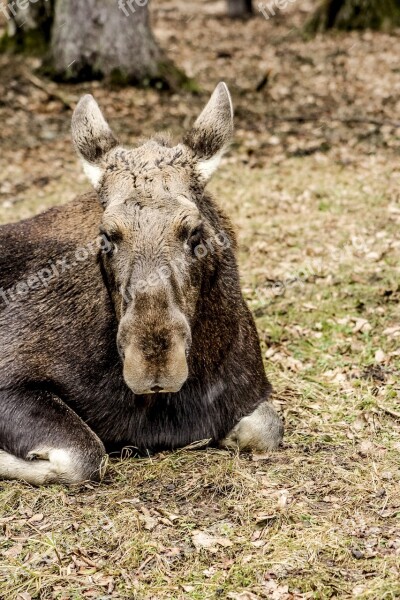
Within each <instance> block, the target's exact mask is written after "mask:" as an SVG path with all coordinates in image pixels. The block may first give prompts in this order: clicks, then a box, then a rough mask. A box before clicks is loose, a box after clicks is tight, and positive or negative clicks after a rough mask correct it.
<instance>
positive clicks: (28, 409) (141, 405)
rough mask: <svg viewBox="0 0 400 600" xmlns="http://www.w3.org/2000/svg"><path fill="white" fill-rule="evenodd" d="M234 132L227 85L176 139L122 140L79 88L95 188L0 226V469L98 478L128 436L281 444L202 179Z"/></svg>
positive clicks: (218, 217) (224, 239)
mask: <svg viewBox="0 0 400 600" xmlns="http://www.w3.org/2000/svg"><path fill="white" fill-rule="evenodd" d="M232 131H233V116H232V105H231V99H230V96H229V92H228V89H227V87H226V85H225V84H223V83H220V84H219V85H218V86H217V88H216V89H215V91H214V93H213V95H212V96H211V99H210V101H209V102H208V104H207V106H206V107H205V109H204V110H203V112H202V113H201V115H200V116H199V118H198V119H197V121H196V123H195V124H194V127H193V129H192V130H191V131H190V132H189V133H188V134H187V135H186V136H185V138H184V140H183V142H182V143H180V144H178V145H177V146H173V145H171V144H170V143H169V142H168V141H167V140H165V139H162V138H159V137H156V138H154V139H152V140H150V141H147V142H145V143H144V144H142V145H141V146H139V147H137V148H133V149H127V148H124V147H122V146H121V145H119V143H118V141H117V140H116V138H115V137H114V135H113V133H112V131H111V129H110V128H109V126H108V124H107V123H106V121H105V120H104V117H103V115H102V113H101V112H100V109H99V107H98V106H97V104H96V102H95V101H94V99H93V98H92V97H91V96H84V97H83V98H82V99H81V101H80V102H79V104H78V106H77V108H76V110H75V112H74V115H73V120H72V136H73V141H74V145H75V147H76V150H77V152H78V154H79V156H80V158H81V161H82V164H83V168H84V170H85V172H86V174H87V175H88V177H89V179H90V181H91V183H92V185H93V187H94V192H92V193H89V194H86V195H84V196H81V197H79V198H78V199H76V200H75V201H73V202H72V203H70V204H67V205H65V206H58V207H55V208H53V209H51V210H49V211H47V212H45V213H43V214H41V215H38V216H36V217H34V218H33V219H29V220H26V221H23V222H20V223H16V224H11V225H6V226H3V227H1V228H0V337H1V341H2V353H1V355H0V477H2V478H21V479H24V480H26V481H28V482H30V483H33V484H43V483H50V482H65V483H74V482H80V481H83V480H87V479H94V480H95V479H98V478H99V477H100V476H101V471H102V465H103V458H104V456H105V452H106V451H110V450H114V449H117V448H122V447H123V446H126V445H129V446H134V447H136V448H137V449H138V451H139V452H145V451H157V450H160V449H172V448H177V447H181V446H184V445H187V444H190V443H192V442H194V441H197V440H205V439H207V440H208V439H209V440H211V443H213V444H219V445H223V446H228V447H237V448H239V449H244V448H246V449H253V450H258V451H265V450H270V449H274V448H276V447H277V446H278V445H279V443H280V441H281V438H282V424H281V421H280V419H279V417H278V415H277V414H276V412H275V411H274V409H273V407H272V405H271V404H270V403H269V402H268V398H269V394H270V385H269V383H268V381H267V379H266V377H265V373H264V368H263V364H262V359H261V353H260V348H259V341H258V337H257V332H256V329H255V325H254V322H253V319H252V316H251V314H250V312H249V310H248V308H247V306H246V304H245V302H244V300H243V298H242V294H241V291H240V285H239V275H238V270H237V263H236V259H235V239H234V234H233V232H232V228H231V226H230V223H229V221H228V219H227V217H226V216H225V215H224V214H223V213H222V211H221V210H220V209H219V208H218V207H217V206H216V204H215V203H214V202H213V200H212V199H211V198H210V196H209V195H208V194H207V192H206V191H205V187H206V184H207V181H208V179H209V178H210V176H211V175H212V173H213V171H214V170H215V169H216V168H217V166H218V162H219V160H220V158H221V156H222V154H223V151H224V149H225V148H226V146H227V144H228V143H229V141H230V139H231V136H232ZM99 231H100V233H99Z"/></svg>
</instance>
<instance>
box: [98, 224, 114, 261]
mask: <svg viewBox="0 0 400 600" xmlns="http://www.w3.org/2000/svg"><path fill="white" fill-rule="evenodd" d="M100 249H101V251H102V252H103V254H106V255H107V256H109V257H111V256H112V255H113V254H115V252H116V251H117V246H116V240H115V237H114V236H113V235H112V234H110V233H108V232H107V231H106V230H105V229H103V228H101V229H100Z"/></svg>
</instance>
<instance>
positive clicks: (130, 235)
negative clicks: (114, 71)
mask: <svg viewBox="0 0 400 600" xmlns="http://www.w3.org/2000/svg"><path fill="white" fill-rule="evenodd" d="M232 117H233V113H232V104H231V101H230V96H229V92H228V89H227V87H226V85H225V84H219V85H218V86H217V87H216V89H215V91H214V93H213V95H212V96H211V98H210V101H209V102H208V104H207V105H206V107H205V109H204V110H203V112H202V113H201V115H200V116H199V118H198V119H197V121H196V123H195V125H194V127H193V129H192V131H191V132H189V134H188V135H187V136H186V138H185V143H180V144H177V145H176V146H173V145H171V143H170V141H169V140H168V139H166V138H163V137H156V138H154V139H152V140H150V141H147V142H144V143H143V144H142V145H140V146H139V147H137V148H131V149H128V148H124V147H122V146H120V145H118V144H117V141H116V139H115V137H114V135H113V134H112V132H111V129H110V128H109V126H108V124H107V122H106V121H105V119H104V117H103V115H102V113H101V111H100V109H99V107H98V106H97V104H96V102H95V100H94V99H93V98H92V97H91V96H85V97H84V98H83V99H82V100H81V101H80V102H79V104H78V106H77V108H76V111H75V113H74V116H73V123H72V132H73V138H74V143H75V146H76V148H77V150H78V153H79V154H80V156H81V159H82V160H83V163H84V167H85V172H86V173H87V175H88V177H89V178H90V179H91V181H92V183H93V185H94V187H95V189H96V191H97V194H98V197H99V200H100V203H101V205H102V206H103V208H104V209H105V210H104V215H103V225H102V227H103V233H104V235H106V237H107V238H109V239H110V241H111V240H112V247H113V253H112V256H111V253H110V254H109V256H107V257H106V258H105V261H104V268H105V272H106V273H107V276H108V278H109V284H110V288H111V290H112V297H113V302H114V307H115V311H116V315H117V318H118V320H119V330H118V345H119V349H120V353H121V355H122V356H123V358H124V377H125V381H126V383H127V384H128V386H129V387H130V388H131V389H132V390H133V391H134V392H135V393H138V394H140V393H147V392H148V391H151V388H152V387H154V386H160V387H162V389H164V390H165V391H177V390H179V389H180V388H181V387H182V385H183V383H184V382H185V380H186V378H187V377H188V365H187V360H186V357H187V354H188V352H189V347H190V342H191V331H190V323H191V322H192V320H193V317H194V315H195V311H196V305H197V302H198V298H199V294H200V291H201V289H200V286H201V271H202V270H201V269H200V267H199V264H194V263H196V261H197V262H198V261H199V259H198V258H197V257H195V256H194V254H193V248H194V247H193V246H192V244H191V242H190V240H191V239H192V238H193V235H194V234H193V232H195V231H196V228H197V229H198V228H200V230H201V236H203V235H204V234H206V235H208V236H211V237H212V236H215V235H216V233H217V232H215V231H213V229H212V226H211V224H210V222H208V221H207V219H206V218H205V217H204V214H203V217H202V218H201V216H200V210H199V207H198V206H197V204H196V202H198V200H199V198H201V194H202V191H201V190H202V188H203V187H204V185H205V183H206V182H207V180H208V178H209V177H210V176H211V173H212V172H213V170H214V169H215V168H216V165H217V163H218V162H219V159H220V157H221V156H222V153H223V151H224V149H225V148H226V146H227V144H228V143H229V140H230V137H231V135H232V131H233V121H232ZM195 198H196V200H195ZM217 251H218V250H217ZM210 269H211V267H209V270H210ZM149 348H150V349H152V348H153V349H155V350H154V351H153V350H148V349H149Z"/></svg>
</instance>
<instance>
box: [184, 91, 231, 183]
mask: <svg viewBox="0 0 400 600" xmlns="http://www.w3.org/2000/svg"><path fill="white" fill-rule="evenodd" d="M232 135H233V107H232V100H231V95H230V93H229V90H228V87H227V85H226V83H223V82H221V83H219V84H218V85H217V87H216V88H215V90H214V92H213V94H212V96H211V98H210V100H209V101H208V104H207V105H206V107H205V108H204V110H203V112H202V113H201V114H200V116H199V117H198V119H197V120H196V122H195V124H194V126H193V129H191V131H189V133H187V134H186V136H185V138H184V140H183V141H184V143H185V144H186V145H187V146H189V148H191V150H193V152H194V153H195V155H196V156H197V158H198V162H197V166H196V168H197V171H198V173H199V175H200V176H201V178H202V179H203V180H204V181H208V180H209V179H210V177H211V175H212V174H213V173H214V171H215V170H216V169H217V167H218V165H219V163H220V160H221V158H222V155H223V153H224V151H225V150H226V148H227V146H228V145H229V143H230V141H231V139H232Z"/></svg>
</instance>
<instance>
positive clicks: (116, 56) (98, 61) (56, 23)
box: [0, 0, 197, 91]
mask: <svg viewBox="0 0 400 600" xmlns="http://www.w3.org/2000/svg"><path fill="white" fill-rule="evenodd" d="M23 1H24V2H25V3H26V8H24V9H20V8H18V4H19V5H22V0H19V2H18V4H17V2H16V1H15V0H12V1H9V3H8V5H6V6H5V7H4V9H3V10H2V9H1V8H0V10H2V12H3V13H4V15H5V17H6V19H7V21H8V31H7V33H6V35H5V36H4V38H3V40H0V51H1V50H3V51H4V50H5V51H6V50H15V51H17V52H21V51H22V52H25V51H26V52H29V54H41V55H43V56H44V57H45V61H44V66H43V69H42V70H43V71H44V73H45V74H46V75H48V76H50V77H52V78H54V79H55V80H57V81H88V80H91V79H103V78H106V79H108V80H109V81H111V82H114V83H119V84H128V83H139V84H142V85H155V86H156V87H158V88H161V87H164V88H165V87H168V88H174V89H175V88H176V89H178V88H180V87H185V88H186V89H189V90H191V91H196V90H197V86H196V84H195V82H194V81H192V80H191V79H189V78H187V77H186V76H185V74H184V73H183V72H182V71H180V70H179V69H178V68H177V67H175V66H174V65H173V64H172V62H171V61H170V60H169V59H168V58H167V57H166V55H165V54H164V52H163V51H162V50H161V49H160V48H159V46H158V44H157V42H156V41H155V39H154V38H153V34H152V31H151V28H150V24H149V17H148V0H36V2H33V0H32V1H31V2H28V0H23ZM14 5H15V7H14ZM0 6H1V0H0Z"/></svg>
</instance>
